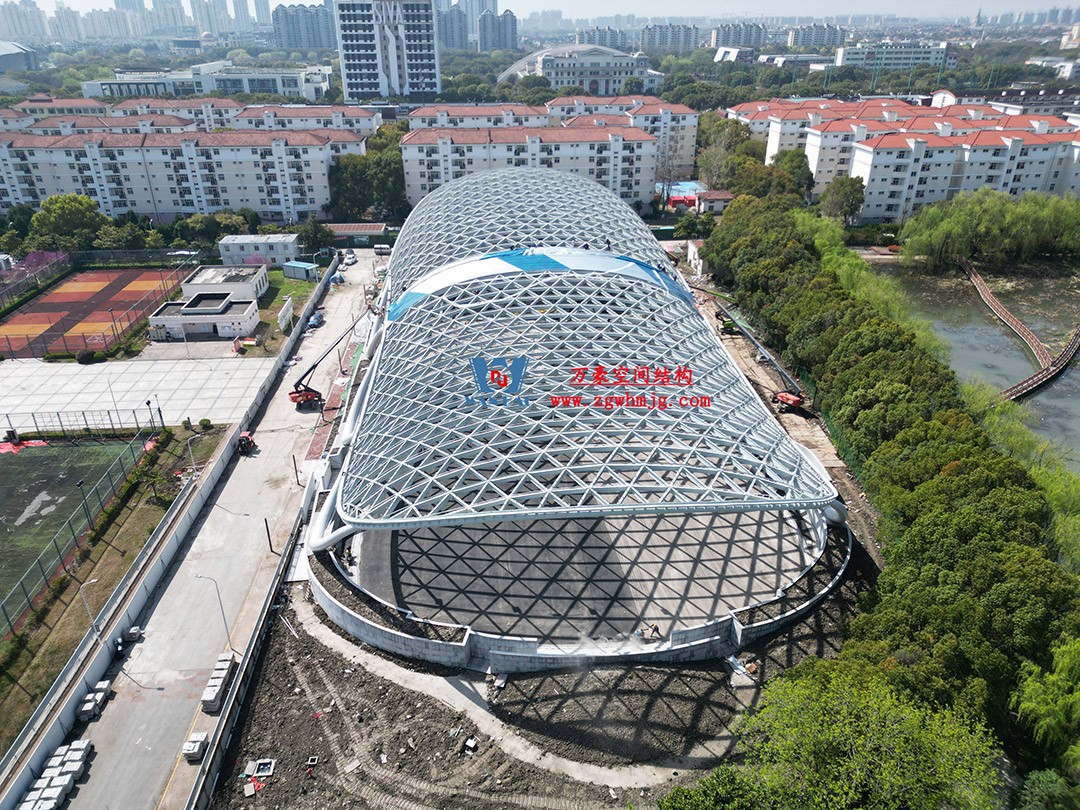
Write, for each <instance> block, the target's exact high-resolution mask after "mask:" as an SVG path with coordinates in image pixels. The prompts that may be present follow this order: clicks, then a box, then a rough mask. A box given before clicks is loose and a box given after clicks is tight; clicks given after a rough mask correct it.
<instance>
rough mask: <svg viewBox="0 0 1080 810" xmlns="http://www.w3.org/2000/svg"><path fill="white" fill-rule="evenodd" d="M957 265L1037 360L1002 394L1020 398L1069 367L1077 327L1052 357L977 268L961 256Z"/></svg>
mask: <svg viewBox="0 0 1080 810" xmlns="http://www.w3.org/2000/svg"><path fill="white" fill-rule="evenodd" d="M957 261H959V263H960V266H961V267H963V268H964V272H966V273H967V275H968V278H970V279H971V283H972V284H974V285H975V290H976V291H977V292H978V293H979V297H980V298H981V299H982V300H983V303H984V304H986V305H987V306H988V307H989V308H990V309H991V310H992V311H993V313H994V314H995V315H997V316H998V318H1000V319H1001V321H1002V323H1004V324H1005V325H1006V326H1008V327H1009V328H1010V329H1012V331H1013V332H1015V333H1016V335H1017V336H1018V337H1019V338H1020V339H1021V340H1023V341H1024V343H1025V344H1026V345H1027V347H1028V349H1029V350H1030V351H1031V354H1032V355H1033V356H1034V357H1035V360H1036V362H1038V364H1039V370H1038V371H1036V372H1035V373H1034V374H1032V375H1031V376H1030V377H1026V378H1025V379H1023V380H1021V381H1020V382H1018V383H1016V384H1015V385H1011V386H1009V387H1008V388H1006V389H1005V390H1004V391H1002V392H1001V396H1002V397H1004V398H1005V399H1020V398H1021V397H1025V396H1027V395H1028V394H1030V393H1032V392H1034V391H1035V390H1037V389H1039V388H1041V387H1042V386H1044V385H1046V384H1047V383H1048V382H1050V381H1051V380H1053V379H1054V378H1055V377H1057V376H1058V375H1059V374H1061V372H1063V371H1064V370H1065V369H1066V368H1068V367H1069V364H1070V363H1071V362H1072V359H1073V358H1074V357H1075V356H1076V353H1077V351H1080V326H1077V328H1076V329H1075V330H1074V331H1073V333H1072V337H1071V338H1070V339H1069V342H1068V343H1067V344H1066V345H1065V348H1064V349H1062V351H1061V352H1060V353H1059V354H1058V355H1057V356H1056V357H1055V356H1053V355H1051V354H1050V350H1049V349H1047V348H1046V346H1045V345H1043V342H1042V341H1041V340H1039V338H1038V337H1036V336H1035V333H1034V332H1032V331H1031V330H1030V329H1028V327H1027V326H1026V325H1025V324H1024V322H1023V321H1021V320H1020V319H1019V318H1017V317H1016V316H1015V315H1013V314H1012V313H1011V312H1010V311H1009V310H1008V308H1007V307H1006V306H1005V305H1004V304H1002V303H1001V302H1000V301H999V300H998V299H997V296H995V295H994V294H993V293H992V292H991V291H990V288H989V287H988V286H987V284H986V282H985V281H984V280H983V277H982V276H981V275H979V271H978V270H976V269H975V266H974V265H973V264H972V263H971V262H970V261H969V260H968V259H964V258H958V260H957Z"/></svg>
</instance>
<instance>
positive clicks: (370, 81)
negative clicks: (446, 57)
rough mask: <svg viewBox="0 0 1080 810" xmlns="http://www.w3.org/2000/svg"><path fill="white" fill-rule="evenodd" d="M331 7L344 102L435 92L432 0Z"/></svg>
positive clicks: (375, 0)
mask: <svg viewBox="0 0 1080 810" xmlns="http://www.w3.org/2000/svg"><path fill="white" fill-rule="evenodd" d="M334 8H335V14H336V18H337V30H338V54H339V56H340V59H341V83H342V88H343V90H344V94H345V100H346V101H361V100H363V99H369V98H378V97H382V98H386V97H389V96H415V97H419V98H422V99H423V98H428V97H430V98H432V99H434V97H435V96H436V95H438V94H439V92H440V91H441V90H442V79H441V78H440V76H439V49H438V45H437V43H438V22H437V19H438V15H437V13H436V11H435V0H414V1H413V2H403V0H364V2H350V1H349V0H339V1H338V2H337V3H335V4H334Z"/></svg>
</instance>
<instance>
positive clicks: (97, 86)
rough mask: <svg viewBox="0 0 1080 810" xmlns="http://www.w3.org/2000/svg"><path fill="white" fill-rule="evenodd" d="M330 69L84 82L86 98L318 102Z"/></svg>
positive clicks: (155, 74)
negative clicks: (257, 96)
mask: <svg viewBox="0 0 1080 810" xmlns="http://www.w3.org/2000/svg"><path fill="white" fill-rule="evenodd" d="M331 70H332V68H331V67H329V66H328V65H312V66H309V67H304V68H281V69H272V68H240V67H234V66H233V64H232V62H230V61H228V60H222V61H220V62H207V63H205V64H202V65H194V66H192V67H191V68H189V69H188V70H175V71H150V70H147V71H121V70H117V71H115V74H116V75H115V78H114V79H111V80H109V79H104V80H101V81H93V82H83V83H82V89H83V96H85V97H86V98H96V97H111V98H117V97H125V96H127V97H130V96H206V95H212V94H214V93H219V94H221V95H226V96H227V95H233V94H235V93H274V94H276V95H280V96H292V97H295V98H306V99H307V100H308V101H317V100H318V99H320V98H322V97H323V96H324V95H325V94H326V91H327V90H329V89H330V73H331Z"/></svg>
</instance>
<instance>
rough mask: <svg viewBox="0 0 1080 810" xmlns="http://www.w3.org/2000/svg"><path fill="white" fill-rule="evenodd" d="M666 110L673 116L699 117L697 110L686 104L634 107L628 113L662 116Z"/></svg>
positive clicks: (661, 103)
mask: <svg viewBox="0 0 1080 810" xmlns="http://www.w3.org/2000/svg"><path fill="white" fill-rule="evenodd" d="M665 110H666V111H667V112H669V113H671V114H672V115H697V110H695V109H694V108H693V107H687V106H686V105H685V104H665V103H663V102H660V103H659V104H642V105H641V106H640V107H634V108H633V109H631V110H629V111H628V112H629V113H630V115H660V114H661V113H663V112H664V111H665Z"/></svg>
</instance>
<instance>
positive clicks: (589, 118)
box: [562, 113, 630, 128]
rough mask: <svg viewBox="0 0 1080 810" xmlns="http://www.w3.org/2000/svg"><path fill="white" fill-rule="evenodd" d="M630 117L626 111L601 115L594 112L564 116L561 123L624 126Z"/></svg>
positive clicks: (583, 125) (568, 124)
mask: <svg viewBox="0 0 1080 810" xmlns="http://www.w3.org/2000/svg"><path fill="white" fill-rule="evenodd" d="M629 124H630V118H629V117H628V116H627V114H626V113H622V114H613V115H602V114H600V113H595V114H593V115H588V114H585V115H574V116H571V117H570V118H564V119H563V120H562V125H563V126H564V127H574V128H577V127H594V126H612V127H625V126H629Z"/></svg>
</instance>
